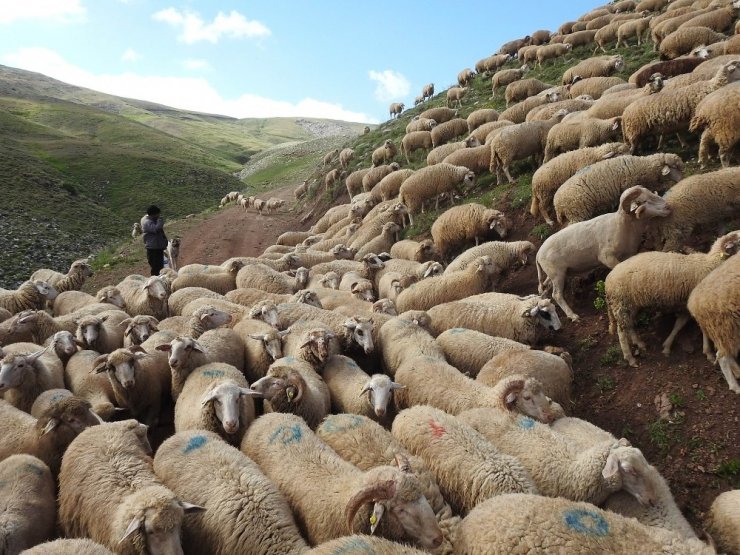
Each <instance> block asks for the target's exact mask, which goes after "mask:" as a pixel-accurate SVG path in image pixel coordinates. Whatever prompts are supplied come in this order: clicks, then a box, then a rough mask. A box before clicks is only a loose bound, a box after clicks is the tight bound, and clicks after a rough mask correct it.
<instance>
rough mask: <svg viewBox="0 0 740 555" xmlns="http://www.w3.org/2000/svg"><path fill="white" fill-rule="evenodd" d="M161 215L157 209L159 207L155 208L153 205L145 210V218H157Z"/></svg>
mask: <svg viewBox="0 0 740 555" xmlns="http://www.w3.org/2000/svg"><path fill="white" fill-rule="evenodd" d="M161 213H162V211H161V210H160V209H159V206H156V205H154V204H152V205H151V206H150V207H149V208H147V209H146V215H147V216H159V215H160V214H161Z"/></svg>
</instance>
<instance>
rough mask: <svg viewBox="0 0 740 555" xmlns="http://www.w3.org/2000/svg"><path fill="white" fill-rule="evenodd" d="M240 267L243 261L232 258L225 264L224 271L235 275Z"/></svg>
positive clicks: (242, 266) (242, 265)
mask: <svg viewBox="0 0 740 555" xmlns="http://www.w3.org/2000/svg"><path fill="white" fill-rule="evenodd" d="M242 268H244V262H243V261H242V260H232V261H231V262H229V263H228V264H227V266H226V272H227V273H229V274H231V275H232V276H235V275H236V274H238V273H239V270H241V269H242Z"/></svg>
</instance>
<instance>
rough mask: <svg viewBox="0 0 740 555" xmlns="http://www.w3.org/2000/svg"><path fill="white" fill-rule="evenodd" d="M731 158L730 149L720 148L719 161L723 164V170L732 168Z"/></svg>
mask: <svg viewBox="0 0 740 555" xmlns="http://www.w3.org/2000/svg"><path fill="white" fill-rule="evenodd" d="M702 138H703V136H702ZM730 157H731V151H730V150H729V149H727V148H722V147H719V161H720V162H721V163H722V167H723V168H729V167H730V163H731V162H730Z"/></svg>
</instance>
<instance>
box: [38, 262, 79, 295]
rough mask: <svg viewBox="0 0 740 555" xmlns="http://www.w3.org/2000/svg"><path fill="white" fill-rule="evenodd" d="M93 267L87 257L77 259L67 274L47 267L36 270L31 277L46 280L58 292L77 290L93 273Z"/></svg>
mask: <svg viewBox="0 0 740 555" xmlns="http://www.w3.org/2000/svg"><path fill="white" fill-rule="evenodd" d="M92 273H93V272H92V268H90V263H89V262H88V260H87V259H86V258H82V259H80V260H75V261H74V262H72V265H71V266H70V267H69V271H68V272H67V273H66V274H61V273H59V272H55V271H54V270H48V269H46V268H44V269H41V270H36V271H35V272H34V273H33V274H31V277H30V278H29V280H30V281H45V282H46V283H48V284H49V285H51V286H52V287H54V289H56V291H57V293H62V292H64V291H72V290H77V289H80V288H81V287H82V285H83V284H84V283H85V280H86V279H87V278H88V277H90V276H91V275H92Z"/></svg>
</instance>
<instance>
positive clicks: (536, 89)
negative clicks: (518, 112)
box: [504, 77, 552, 119]
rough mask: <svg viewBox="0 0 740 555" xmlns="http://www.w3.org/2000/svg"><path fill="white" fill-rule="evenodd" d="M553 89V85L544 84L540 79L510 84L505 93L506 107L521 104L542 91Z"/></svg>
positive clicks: (529, 79)
mask: <svg viewBox="0 0 740 555" xmlns="http://www.w3.org/2000/svg"><path fill="white" fill-rule="evenodd" d="M551 87H552V85H550V84H548V83H543V82H542V81H540V80H539V79H535V78H534V77H530V78H528V79H520V80H519V81H514V82H513V83H509V84H508V85H507V86H506V91H504V98H505V99H506V106H507V107H508V106H509V104H512V103H514V102H519V101H521V100H524V99H526V98H529V97H530V96H535V95H536V94H539V93H541V92H542V91H546V90H547V89H549V88H551ZM504 119H505V118H504Z"/></svg>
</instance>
